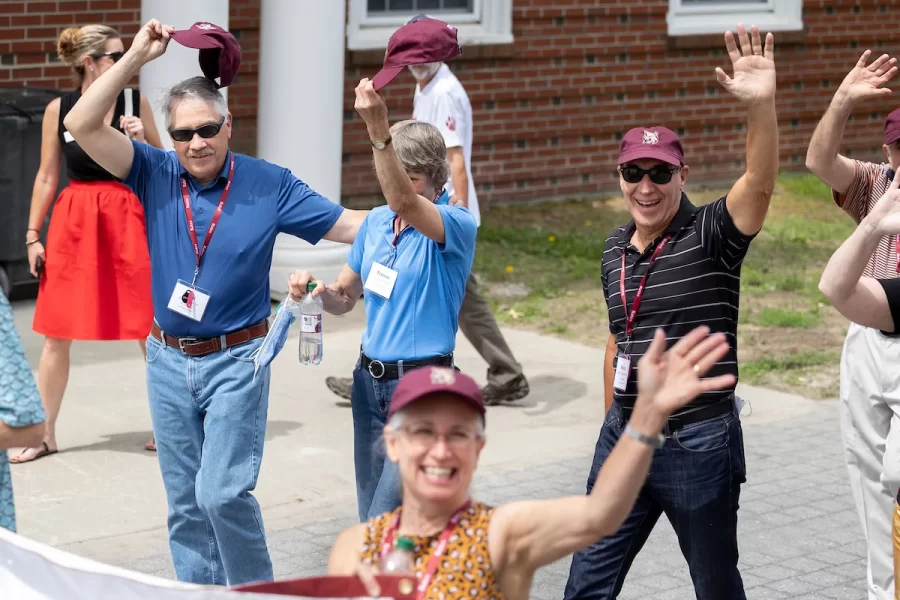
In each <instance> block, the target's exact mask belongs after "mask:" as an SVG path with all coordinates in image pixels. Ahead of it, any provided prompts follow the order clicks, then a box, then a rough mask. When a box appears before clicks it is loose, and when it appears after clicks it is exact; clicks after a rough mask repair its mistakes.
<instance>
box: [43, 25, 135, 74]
mask: <svg viewBox="0 0 900 600" xmlns="http://www.w3.org/2000/svg"><path fill="white" fill-rule="evenodd" d="M121 37H122V36H121V35H119V32H118V31H116V30H115V29H113V28H112V27H107V26H106V25H85V26H84V27H69V28H67V29H64V30H63V32H62V33H61V34H59V40H58V41H57V42H56V53H57V55H58V56H59V59H60V60H61V61H63V62H64V63H66V64H68V65H69V66H70V67H72V70H74V71H75V75H76V77H77V79H78V82H79V83H81V81H82V80H83V79H84V64H82V60H83V59H84V57H85V56H90V55H92V54H97V53H99V52H105V51H106V42H107V41H109V40H114V39H119V38H121Z"/></svg>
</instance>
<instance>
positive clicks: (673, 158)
mask: <svg viewBox="0 0 900 600" xmlns="http://www.w3.org/2000/svg"><path fill="white" fill-rule="evenodd" d="M641 158H655V159H656V160H661V161H663V162H665V163H668V164H670V165H673V166H676V167H680V166H682V165H683V164H684V150H683V149H682V147H681V140H680V139H678V135H677V134H676V133H675V132H674V131H672V130H671V129H668V128H667V127H635V128H634V129H630V130H629V131H628V133H626V134H625V137H623V138H622V144H621V146H619V162H618V164H620V165H623V164H625V163H627V162H630V161H633V160H639V159H641Z"/></svg>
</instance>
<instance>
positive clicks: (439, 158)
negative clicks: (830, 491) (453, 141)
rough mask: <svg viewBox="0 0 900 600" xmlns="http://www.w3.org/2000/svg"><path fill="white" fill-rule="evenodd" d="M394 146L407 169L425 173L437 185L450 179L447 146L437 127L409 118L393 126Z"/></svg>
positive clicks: (441, 186) (392, 137) (441, 185)
mask: <svg viewBox="0 0 900 600" xmlns="http://www.w3.org/2000/svg"><path fill="white" fill-rule="evenodd" d="M390 131H391V145H393V146H394V151H395V152H396V153H397V157H398V158H399V159H400V162H401V163H403V168H404V169H406V171H407V172H413V173H424V174H425V175H427V176H428V178H429V179H431V183H432V184H433V185H434V187H435V188H437V189H441V188H443V187H444V184H445V183H447V180H448V179H449V178H450V163H448V162H447V145H446V144H444V136H442V135H441V132H440V131H439V130H438V128H437V127H435V126H434V125H432V124H431V123H425V122H424V121H415V120H412V119H410V120H407V121H400V122H399V123H394V125H393V126H392V127H391V130H390Z"/></svg>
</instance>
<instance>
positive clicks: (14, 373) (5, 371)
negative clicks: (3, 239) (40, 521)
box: [0, 292, 46, 531]
mask: <svg viewBox="0 0 900 600" xmlns="http://www.w3.org/2000/svg"><path fill="white" fill-rule="evenodd" d="M45 419H46V417H45V415H44V408H43V407H42V406H41V396H40V394H38V390H37V386H36V385H35V383H34V376H33V375H32V374H31V367H30V366H28V360H27V359H26V358H25V351H24V349H23V348H22V340H21V339H20V338H19V333H18V332H17V331H16V327H15V325H14V324H13V313H12V307H11V306H10V305H9V300H7V299H6V296H4V295H3V292H0V421H2V422H3V423H5V424H6V425H9V426H10V427H27V426H28V425H37V424H39V423H43V422H44V420H45ZM0 527H5V528H6V529H9V530H10V531H15V530H16V511H15V506H14V504H13V490H12V478H11V477H10V474H9V458H8V456H7V454H6V450H2V449H0Z"/></svg>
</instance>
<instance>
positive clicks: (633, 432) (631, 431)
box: [625, 423, 666, 450]
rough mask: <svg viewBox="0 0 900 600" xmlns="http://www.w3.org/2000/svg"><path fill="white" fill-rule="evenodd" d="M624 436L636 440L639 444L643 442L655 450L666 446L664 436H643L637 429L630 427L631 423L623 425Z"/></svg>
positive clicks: (658, 434) (659, 434)
mask: <svg viewBox="0 0 900 600" xmlns="http://www.w3.org/2000/svg"><path fill="white" fill-rule="evenodd" d="M625 434H626V435H628V436H629V437H631V438H634V439H636V440H637V441H639V442H643V443H645V444H647V445H648V446H650V447H652V448H656V449H657V450H659V449H660V448H662V447H663V446H665V445H666V436H664V435H663V434H661V433H657V434H656V436H655V437H652V436H649V435H644V434H643V433H641V432H640V431H638V430H637V429H635V428H634V427H632V426H631V423H628V424H627V425H625Z"/></svg>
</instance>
